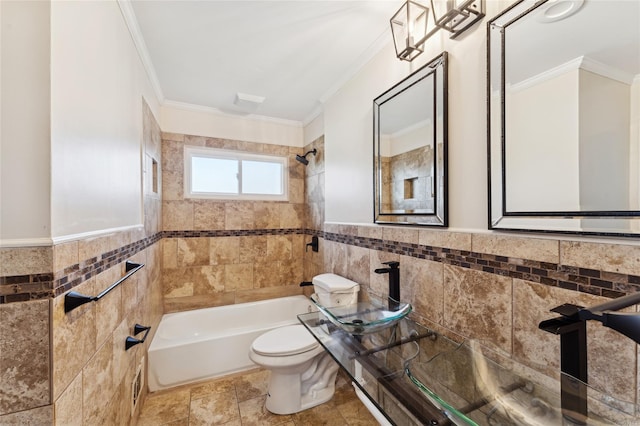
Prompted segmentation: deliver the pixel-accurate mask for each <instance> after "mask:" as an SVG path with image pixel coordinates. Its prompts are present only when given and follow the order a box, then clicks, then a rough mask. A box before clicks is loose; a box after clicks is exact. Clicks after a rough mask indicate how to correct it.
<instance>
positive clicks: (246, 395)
mask: <svg viewBox="0 0 640 426" xmlns="http://www.w3.org/2000/svg"><path fill="white" fill-rule="evenodd" d="M270 374H271V373H269V371H267V370H262V371H258V372H255V373H249V374H246V375H244V376H240V377H238V378H236V379H235V380H234V384H235V386H236V393H237V395H238V401H239V402H242V401H246V400H248V399H253V398H256V397H259V396H263V395H266V394H267V390H268V389H269V377H270Z"/></svg>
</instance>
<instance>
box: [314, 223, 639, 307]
mask: <svg viewBox="0 0 640 426" xmlns="http://www.w3.org/2000/svg"><path fill="white" fill-rule="evenodd" d="M318 236H322V237H324V238H325V239H326V240H327V241H335V242H338V243H342V244H349V245H353V246H358V247H363V248H368V249H372V250H380V251H384V252H388V253H395V254H400V255H405V256H411V257H416V258H419V259H426V260H431V261H434V262H441V263H444V264H447V265H453V266H459V267H461V268H467V269H473V270H476V271H482V272H487V273H490V274H496V275H501V276H505V277H511V278H516V279H521V280H525V281H532V282H535V283H540V284H544V285H548V286H552V287H561V288H565V289H569V290H574V291H579V292H582V293H589V294H594V295H597V296H604V297H610V298H616V297H620V296H624V295H626V294H629V293H634V292H637V291H640V276H637V275H626V274H618V273H615V272H607V271H600V270H597V269H588V268H579V267H575V266H567V265H560V264H557V263H549V262H539V261H535V260H528V259H519V258H510V257H505V256H497V255H493V254H486V253H477V252H472V251H466V250H454V249H448V248H443V247H433V246H425V245H419V244H407V243H401V242H389V241H385V240H381V239H376V238H366V237H357V236H351V235H342V234H334V233H329V232H325V233H318Z"/></svg>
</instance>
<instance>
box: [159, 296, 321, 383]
mask: <svg viewBox="0 0 640 426" xmlns="http://www.w3.org/2000/svg"><path fill="white" fill-rule="evenodd" d="M312 310H315V309H314V308H313V305H312V303H311V302H310V301H309V299H308V298H307V297H305V296H290V297H282V298H279V299H271V300H263V301H259V302H249V303H241V304H237V305H227V306H219V307H215V308H206V309H198V310H195V311H186V312H176V313H173V314H166V315H163V316H162V319H161V320H160V325H159V326H158V330H157V331H156V334H155V336H154V337H153V341H152V342H151V346H150V347H149V370H148V371H149V375H148V378H149V380H148V381H149V390H150V391H151V392H154V391H157V390H161V389H167V388H170V387H173V386H177V385H181V384H185V383H191V382H195V381H198V380H203V379H207V378H213V377H217V376H223V375H226V374H230V373H234V372H237V371H242V370H248V369H251V368H253V367H255V366H256V365H255V364H254V363H253V362H252V361H251V360H250V359H249V348H250V347H251V343H252V342H253V340H254V339H255V338H256V337H258V336H260V335H261V334H263V333H265V332H267V331H269V330H271V329H273V328H276V327H281V326H284V325H289V324H297V323H298V319H297V318H296V315H297V314H301V313H306V312H310V311H312Z"/></svg>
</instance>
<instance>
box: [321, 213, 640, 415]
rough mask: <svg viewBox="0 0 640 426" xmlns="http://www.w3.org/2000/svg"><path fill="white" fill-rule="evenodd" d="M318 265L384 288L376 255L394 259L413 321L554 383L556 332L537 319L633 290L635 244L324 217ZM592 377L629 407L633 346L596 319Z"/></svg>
mask: <svg viewBox="0 0 640 426" xmlns="http://www.w3.org/2000/svg"><path fill="white" fill-rule="evenodd" d="M322 234H323V236H324V238H323V239H322V240H321V251H322V256H323V259H324V262H325V269H326V270H327V271H332V272H335V273H338V274H340V275H343V276H346V277H347V278H350V279H353V280H355V281H358V282H360V283H362V284H364V285H363V289H362V290H363V291H364V293H365V297H366V294H369V295H375V296H376V297H381V296H382V297H384V296H386V295H387V294H388V283H387V281H386V279H387V277H386V276H384V275H378V274H375V273H373V270H374V269H375V268H378V267H380V265H381V263H382V262H385V261H390V260H396V261H399V262H400V270H401V298H402V300H403V301H407V302H410V303H411V304H412V305H413V306H414V313H413V314H412V315H413V316H414V318H415V319H416V320H418V322H420V323H422V324H424V325H426V326H427V327H430V328H433V329H435V330H436V331H439V332H442V333H444V334H445V335H448V336H450V337H453V338H454V339H456V340H459V341H461V340H462V339H474V340H477V341H478V342H480V343H481V345H482V346H483V347H484V348H485V349H486V351H487V352H488V353H490V354H491V356H493V357H496V358H499V359H501V360H502V362H504V363H506V364H507V365H513V366H514V368H516V370H518V371H520V372H521V373H522V374H523V375H525V377H530V378H532V380H534V381H535V382H537V383H541V384H543V385H545V386H548V387H550V388H553V389H556V388H557V387H558V385H557V383H556V380H557V379H558V378H559V368H560V360H559V358H560V357H559V354H560V348H559V337H558V336H555V335H552V334H549V333H547V332H544V331H541V330H539V329H538V324H539V323H540V321H542V320H545V319H549V318H553V317H555V316H557V315H556V314H554V313H552V312H549V310H550V309H552V308H554V307H556V306H558V305H561V304H564V303H574V304H577V305H581V306H590V305H593V304H597V303H602V302H604V301H607V300H609V298H610V297H618V296H621V295H624V294H627V293H630V292H635V291H638V290H640V281H639V279H640V246H638V245H637V244H632V243H627V244H624V243H621V244H599V243H591V242H576V241H569V240H560V241H558V240H553V239H539V238H532V237H526V236H518V235H502V234H475V233H459V232H449V231H446V230H433V229H416V228H399V227H381V226H374V225H347V224H325V227H324V231H323V232H322ZM588 342H589V343H588V346H589V348H588V362H589V380H590V384H591V385H592V386H593V387H594V388H596V389H598V390H600V391H601V392H603V393H604V394H603V395H601V399H604V400H608V399H609V396H613V397H615V398H616V399H617V400H618V401H615V402H614V404H615V405H616V407H617V408H618V409H620V410H621V411H623V412H624V413H627V414H630V415H636V411H637V407H638V401H639V400H638V398H640V395H639V394H638V383H639V377H638V372H637V371H638V369H637V365H638V353H637V351H638V349H637V345H636V344H635V343H634V342H633V341H632V340H630V339H628V338H626V337H624V336H622V335H621V334H618V333H616V332H614V331H612V330H610V329H608V328H605V327H602V326H600V325H599V324H589V327H588Z"/></svg>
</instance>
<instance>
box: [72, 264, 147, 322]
mask: <svg viewBox="0 0 640 426" xmlns="http://www.w3.org/2000/svg"><path fill="white" fill-rule="evenodd" d="M143 266H144V263H134V262H130V261H126V262H125V267H124V269H125V272H126V274H125V275H124V276H123V277H122V278H120V279H119V280H118V281H116V282H115V283H113V284H111V285H110V286H109V288H107V289H105V290H103V291H102V292H101V293H100V294H98V295H97V296H85V295H84V294H80V293H78V292H75V291H70V292H69V293H67V294H66V295H65V296H64V312H65V313H67V312H69V311H72V310H74V309H75V308H77V307H78V306H80V305H84V304H85V303H89V302H95V301H97V300H100V299H102V298H103V297H104V296H106V295H107V294H108V293H109V292H110V291H111V290H113V289H114V288H116V287H117V286H119V285H120V284H121V283H122V282H123V281H124V280H126V279H127V278H129V277H130V276H131V275H133V274H135V273H136V272H138V271H139V270H140V269H141V268H142V267H143Z"/></svg>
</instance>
